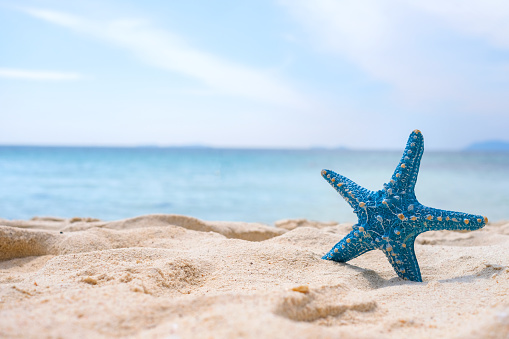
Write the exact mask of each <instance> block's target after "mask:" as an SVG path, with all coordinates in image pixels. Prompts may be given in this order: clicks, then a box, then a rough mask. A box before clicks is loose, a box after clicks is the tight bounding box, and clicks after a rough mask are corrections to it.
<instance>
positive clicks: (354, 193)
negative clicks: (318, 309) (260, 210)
mask: <svg viewBox="0 0 509 339" xmlns="http://www.w3.org/2000/svg"><path fill="white" fill-rule="evenodd" d="M423 152H424V139H423V137H422V133H421V132H420V131H419V130H415V131H413V132H412V134H410V137H409V138H408V142H407V145H406V148H405V151H404V152H403V157H402V158H401V161H400V162H399V164H398V166H397V167H396V170H395V171H394V174H393V175H392V178H391V180H390V182H389V183H388V184H384V188H383V189H382V190H380V191H377V192H374V191H370V190H368V189H366V188H364V187H361V186H359V185H357V184H356V183H355V182H353V181H352V180H350V179H348V178H346V177H344V176H342V175H340V174H337V173H334V172H333V171H329V170H323V171H322V176H323V177H324V178H325V180H327V181H328V182H329V184H331V185H332V187H334V188H335V189H336V191H338V192H339V194H341V195H342V196H343V198H344V199H345V200H346V202H348V203H349V204H350V206H351V207H352V208H353V209H354V212H355V213H356V214H357V217H358V219H359V222H358V223H357V224H355V225H353V230H352V231H351V232H350V233H348V235H347V236H346V237H344V238H343V239H342V240H341V241H340V242H338V243H337V244H336V245H335V246H334V247H333V248H332V249H331V250H330V251H329V252H328V253H327V254H326V255H325V256H324V257H323V259H328V260H334V261H338V262H347V261H349V260H351V259H353V258H355V257H358V256H359V255H361V254H363V253H366V252H368V251H371V250H374V249H380V250H382V251H383V252H384V253H385V255H386V256H387V258H388V259H389V262H390V263H391V265H392V267H393V268H394V270H395V271H396V273H397V274H398V276H399V277H401V278H403V279H405V280H407V279H408V280H413V281H422V278H421V272H420V270H419V264H418V263H417V258H416V257H415V252H414V241H415V238H416V237H417V236H418V235H419V234H420V233H423V232H427V231H437V230H477V229H479V228H482V227H483V226H484V225H486V223H487V222H488V219H487V218H486V217H483V216H480V215H473V214H466V213H461V212H452V211H445V210H439V209H435V208H431V207H426V206H423V205H421V204H420V203H419V202H418V201H417V198H416V197H415V192H414V189H415V183H416V181H417V174H418V172H419V165H420V162H421V157H422V153H423Z"/></svg>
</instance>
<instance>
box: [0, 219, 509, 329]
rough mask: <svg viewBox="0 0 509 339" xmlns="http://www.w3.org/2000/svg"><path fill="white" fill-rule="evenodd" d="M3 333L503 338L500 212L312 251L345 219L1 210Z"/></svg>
mask: <svg viewBox="0 0 509 339" xmlns="http://www.w3.org/2000/svg"><path fill="white" fill-rule="evenodd" d="M0 225H2V226H0V337H2V338H58V337H61V338H84V337H88V338H110V337H130V338H240V337H245V338H431V337H435V338H480V337H482V338H509V269H508V268H507V266H508V265H509V222H498V223H491V224H489V225H488V226H486V227H485V228H484V229H482V230H479V231H475V232H468V233H465V232H451V231H440V232H428V233H424V234H422V235H420V236H419V237H418V238H417V244H416V253H417V257H418V260H419V263H420V266H421V272H422V276H423V280H424V282H422V283H416V282H409V281H403V280H401V279H399V278H398V277H397V276H396V274H395V273H394V271H393V269H392V267H391V266H390V265H389V263H388V261H387V260H386V258H385V256H384V255H383V253H382V252H381V251H372V252H369V253H366V254H364V255H362V256H360V257H358V258H356V259H354V260H352V261H351V262H349V263H347V264H340V263H335V262H332V261H326V260H322V259H321V257H322V255H323V254H324V253H326V252H327V251H328V250H329V249H330V248H331V247H332V246H333V245H334V244H335V243H336V242H338V241H339V240H340V239H341V237H343V236H344V235H346V234H347V233H348V232H349V230H350V229H351V225H349V224H337V223H335V222H331V223H319V222H311V221H307V220H284V221H280V222H278V223H276V227H274V226H268V225H263V224H255V223H235V222H208V221H202V220H198V219H196V218H192V217H185V216H176V215H149V216H141V217H137V218H133V219H126V220H120V221H115V222H103V221H100V220H97V219H91V218H85V219H81V218H73V219H59V218H34V219H32V220H28V221H11V220H2V219H0Z"/></svg>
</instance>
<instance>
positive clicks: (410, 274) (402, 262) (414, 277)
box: [382, 235, 422, 282]
mask: <svg viewBox="0 0 509 339" xmlns="http://www.w3.org/2000/svg"><path fill="white" fill-rule="evenodd" d="M415 238H416V235H411V236H409V237H407V238H406V239H405V241H404V242H403V243H402V244H401V245H400V246H398V245H395V246H391V245H387V246H386V247H385V248H382V251H383V252H384V254H385V255H386V256H387V259H389V262H390V263H391V265H392V267H393V268H394V271H395V272H396V274H397V275H398V276H399V277H400V278H403V279H405V280H411V281H419V282H421V281H422V278H421V270H420V269H419V263H418V262H417V257H416V256H415V250H414V241H415Z"/></svg>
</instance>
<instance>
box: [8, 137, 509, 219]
mask: <svg viewBox="0 0 509 339" xmlns="http://www.w3.org/2000/svg"><path fill="white" fill-rule="evenodd" d="M401 154H402V151H378V150H377V151H373V150H350V149H345V148H339V147H338V148H320V147H313V148H309V149H255V148H253V149H236V148H216V147H209V146H202V145H193V146H172V147H166V146H153V145H142V146H132V147H127V146H126V147H123V146H122V147H118V146H105V147H101V146H0V218H4V219H30V218H32V217H35V216H55V217H64V218H71V217H94V218H99V219H102V220H117V219H123V218H129V217H134V216H138V215H144V214H153V213H165V214H182V215H189V216H193V217H197V218H201V219H204V220H228V221H248V222H262V223H268V224H273V223H274V222H275V221H277V220H281V219H289V218H306V219H311V220H318V221H332V220H333V221H338V222H355V221H356V216H355V215H354V214H353V212H352V210H351V208H350V207H349V206H348V204H347V203H346V202H345V201H344V200H343V199H342V198H341V197H340V196H339V194H337V193H336V192H335V191H334V190H333V189H332V188H331V187H330V186H329V185H328V184H327V183H326V182H325V180H323V178H322V177H321V175H320V172H321V170H322V169H330V170H333V171H335V172H337V173H340V174H342V175H344V176H347V177H348V178H350V179H351V180H353V181H355V182H357V183H358V184H360V185H362V186H364V187H366V188H368V189H371V190H379V189H381V188H382V187H383V183H386V182H387V181H388V180H389V179H390V177H391V175H392V173H393V171H394V169H395V167H396V165H397V164H398V161H399V160H400V158H401ZM508 174H509V153H508V152H493V151H425V152H424V155H423V158H422V161H421V168H420V172H419V178H418V180H417V185H416V195H417V199H418V200H419V201H420V202H421V203H422V204H424V205H427V206H430V207H435V208H441V209H448V210H454V211H461V212H467V213H473V214H483V215H486V216H488V218H489V219H490V220H492V221H495V220H501V219H509V208H508V206H509V175H508Z"/></svg>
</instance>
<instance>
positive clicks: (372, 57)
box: [280, 0, 509, 111]
mask: <svg viewBox="0 0 509 339" xmlns="http://www.w3.org/2000/svg"><path fill="white" fill-rule="evenodd" d="M280 3H281V4H282V5H283V6H284V8H286V9H287V10H288V12H289V13H290V14H291V15H292V16H293V17H294V18H295V19H296V20H297V21H298V22H299V23H300V24H301V25H302V26H303V27H305V29H306V30H307V31H308V32H309V33H310V35H311V39H310V41H311V43H312V44H314V45H315V46H319V48H322V49H325V50H328V51H329V52H332V53H335V54H336V55H338V56H340V57H342V58H343V59H344V60H348V61H349V62H351V63H352V64H354V65H356V66H357V67H359V69H361V70H362V71H364V72H365V73H366V74H368V75H369V76H371V77H373V78H374V79H376V80H378V81H381V82H383V83H385V84H388V85H390V86H392V88H393V89H395V92H394V95H395V97H397V98H398V100H399V99H402V98H404V99H405V102H406V103H408V102H410V103H413V104H417V105H421V104H422V103H423V102H426V103H430V102H433V101H437V102H440V101H444V102H448V103H449V104H450V103H451V102H454V103H455V104H458V105H463V104H461V103H462V102H464V103H468V102H470V101H471V100H474V99H473V98H476V99H475V100H478V101H483V99H482V98H481V97H485V98H488V97H493V93H491V91H490V86H491V85H494V86H496V87H498V88H502V87H503V88H505V89H507V88H508V87H509V83H508V81H507V80H503V79H508V78H509V72H508V69H507V64H503V63H502V62H499V63H497V64H493V63H490V62H489V61H487V60H483V59H482V57H478V56H473V55H471V54H474V53H468V52H466V51H471V50H473V51H476V52H477V50H476V49H475V48H476V47H477V48H478V45H476V44H482V43H484V44H485V45H484V46H488V47H486V48H489V46H490V45H491V46H496V47H497V48H506V49H507V48H509V35H507V33H506V32H507V31H508V30H509V3H507V2H503V1H496V0H488V1H486V2H485V1H482V2H481V1H475V0H465V1H463V0H454V1H452V2H443V1H439V0H418V1H411V2H407V1H401V0H386V1H379V0H364V1H348V0H342V1H335V0H312V1H310V0H280ZM459 36H461V38H458V37H459ZM462 39H463V40H462ZM469 44H470V45H469ZM485 53H486V54H489V51H486V50H485ZM500 79H502V82H501V81H500ZM501 86H502V87H501ZM484 87H485V88H484ZM486 101H487V99H486ZM496 103H498V105H497V108H496V110H498V111H501V110H502V108H504V107H506V106H507V104H508V103H509V102H508V101H507V99H505V98H504V97H502V96H498V97H497V98H496ZM465 106H468V104H466V105H464V107H465Z"/></svg>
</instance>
